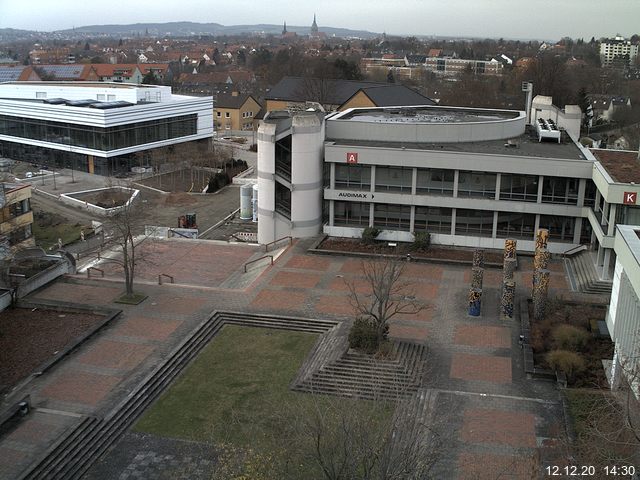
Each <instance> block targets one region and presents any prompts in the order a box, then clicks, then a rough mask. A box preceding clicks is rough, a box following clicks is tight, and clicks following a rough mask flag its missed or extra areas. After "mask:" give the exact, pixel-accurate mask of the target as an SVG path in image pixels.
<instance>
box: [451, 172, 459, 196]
mask: <svg viewBox="0 0 640 480" xmlns="http://www.w3.org/2000/svg"><path fill="white" fill-rule="evenodd" d="M459 179H460V170H456V171H455V172H454V174H453V198H456V197H457V196H458V180H459Z"/></svg>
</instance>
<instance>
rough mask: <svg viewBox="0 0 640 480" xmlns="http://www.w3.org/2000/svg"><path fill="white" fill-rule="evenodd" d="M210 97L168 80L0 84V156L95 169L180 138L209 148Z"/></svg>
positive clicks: (124, 165) (120, 164)
mask: <svg viewBox="0 0 640 480" xmlns="http://www.w3.org/2000/svg"><path fill="white" fill-rule="evenodd" d="M212 136H213V99H212V98H211V97H187V96H182V95H174V94H172V93H171V87H165V86H156V85H132V84H122V83H103V82H81V83H80V82H7V83H2V84H0V156H4V157H7V158H12V159H15V160H23V161H30V162H34V163H44V164H48V165H52V166H58V167H66V168H76V169H81V170H84V171H87V172H89V173H98V174H102V175H107V174H113V173H115V172H119V171H128V170H129V169H130V168H131V167H132V166H139V165H140V162H141V159H140V158H139V157H137V156H136V154H139V153H142V152H153V151H154V150H156V149H161V148H167V147H170V146H173V145H178V144H182V143H186V142H197V145H198V146H199V147H201V148H208V146H209V144H210V141H211V138H212Z"/></svg>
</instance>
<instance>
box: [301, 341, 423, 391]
mask: <svg viewBox="0 0 640 480" xmlns="http://www.w3.org/2000/svg"><path fill="white" fill-rule="evenodd" d="M333 348H335V349H336V350H337V351H339V352H343V353H342V354H341V355H340V356H339V357H338V356H336V355H332V354H331V353H329V352H330V351H331V349H330V348H327V347H325V351H326V353H324V354H323V355H322V356H323V357H324V359H325V360H326V361H325V362H322V361H316V362H314V365H313V367H312V368H309V367H310V366H309V365H303V367H302V369H305V372H304V374H302V375H301V374H299V375H298V377H297V378H298V380H299V381H298V382H297V383H296V384H294V385H292V387H291V388H292V390H297V391H302V392H309V393H315V394H326V395H337V396H344V397H355V398H364V399H370V400H374V399H383V400H390V401H397V400H401V399H403V398H407V397H409V396H411V395H414V394H415V393H416V392H417V391H418V388H419V387H420V386H421V385H422V378H423V374H424V369H425V366H426V365H427V356H428V355H427V349H426V347H425V346H424V345H418V344H416V343H410V342H395V343H394V349H393V355H392V356H393V360H387V359H376V358H373V357H372V356H370V355H365V354H362V353H358V352H353V351H349V350H346V348H345V345H344V343H343V342H340V343H337V342H336V343H335V344H334V347H333ZM332 358H333V359H332Z"/></svg>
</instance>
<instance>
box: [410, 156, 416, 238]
mask: <svg viewBox="0 0 640 480" xmlns="http://www.w3.org/2000/svg"><path fill="white" fill-rule="evenodd" d="M413 170H414V171H415V168H414V169H413ZM414 180H415V177H414ZM415 187H416V184H415V181H414V183H413V189H414V190H415ZM409 231H410V232H415V231H416V207H415V205H411V217H410V218H409Z"/></svg>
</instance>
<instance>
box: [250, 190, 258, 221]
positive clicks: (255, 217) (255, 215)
mask: <svg viewBox="0 0 640 480" xmlns="http://www.w3.org/2000/svg"><path fill="white" fill-rule="evenodd" d="M251 210H252V212H253V221H254V222H257V221H258V184H255V185H254V186H253V198H252V199H251Z"/></svg>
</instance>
